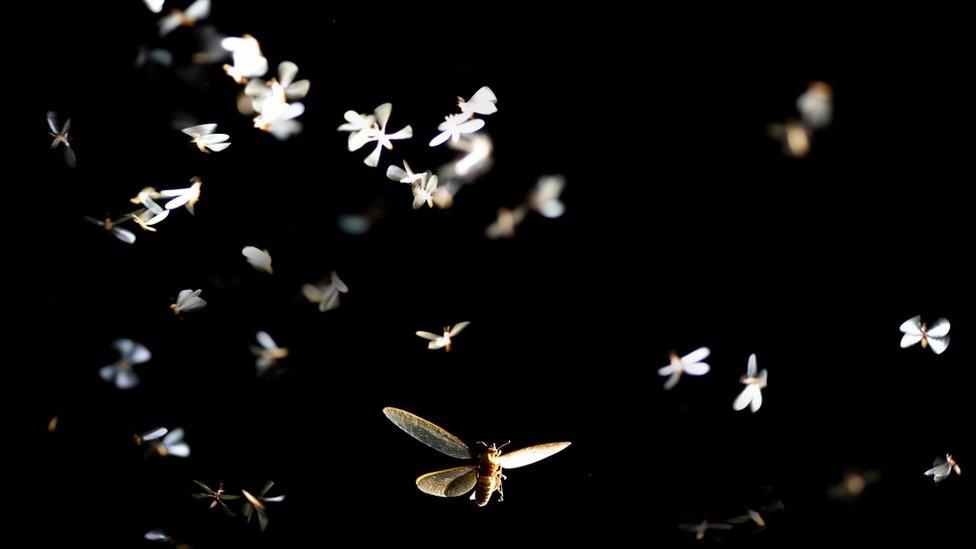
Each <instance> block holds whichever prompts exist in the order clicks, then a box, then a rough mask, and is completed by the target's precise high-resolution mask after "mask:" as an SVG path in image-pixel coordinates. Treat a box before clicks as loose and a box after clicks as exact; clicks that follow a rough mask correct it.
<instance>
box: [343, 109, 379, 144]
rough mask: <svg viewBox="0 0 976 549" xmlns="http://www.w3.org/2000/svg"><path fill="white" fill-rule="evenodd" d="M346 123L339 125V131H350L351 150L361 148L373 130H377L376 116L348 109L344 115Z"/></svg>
mask: <svg viewBox="0 0 976 549" xmlns="http://www.w3.org/2000/svg"><path fill="white" fill-rule="evenodd" d="M342 117H343V118H345V119H346V123H345V124H342V125H340V126H339V128H338V131H340V132H350V133H349V143H348V145H349V152H352V151H355V150H359V149H360V148H361V147H362V146H363V145H365V144H366V142H367V141H368V140H369V135H370V132H371V131H372V130H375V126H376V116H374V115H372V114H359V113H358V112H356V111H346V112H345V114H343V115H342Z"/></svg>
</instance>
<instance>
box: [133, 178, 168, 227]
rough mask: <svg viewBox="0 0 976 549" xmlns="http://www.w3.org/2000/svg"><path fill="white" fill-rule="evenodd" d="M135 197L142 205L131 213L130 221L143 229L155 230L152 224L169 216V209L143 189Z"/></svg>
mask: <svg viewBox="0 0 976 549" xmlns="http://www.w3.org/2000/svg"><path fill="white" fill-rule="evenodd" d="M136 198H138V199H139V202H140V203H141V204H142V205H143V207H142V209H140V210H137V211H136V212H134V213H132V214H131V216H132V221H134V222H135V223H136V225H139V226H140V227H142V229H143V230H144V231H150V232H156V229H155V228H154V227H153V225H156V224H157V223H159V222H161V221H162V220H164V219H166V218H167V217H168V216H169V210H167V209H165V208H163V207H162V206H160V205H159V204H157V203H156V201H155V200H153V199H152V197H151V196H150V193H149V192H147V191H146V190H145V189H144V190H142V191H141V192H139V194H138V195H137V196H136Z"/></svg>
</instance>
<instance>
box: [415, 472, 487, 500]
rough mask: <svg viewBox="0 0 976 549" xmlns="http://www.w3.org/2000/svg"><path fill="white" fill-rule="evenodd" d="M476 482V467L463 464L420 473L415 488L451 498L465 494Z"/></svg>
mask: <svg viewBox="0 0 976 549" xmlns="http://www.w3.org/2000/svg"><path fill="white" fill-rule="evenodd" d="M477 482H478V470H477V468H475V467H474V466H473V465H465V466H464V467H454V468H453V469H444V470H443V471H434V472H433V473H427V474H426V475H421V476H419V477H417V488H419V489H420V491H421V492H423V493H425V494H430V495H432V496H439V497H442V498H453V497H458V496H463V495H464V494H467V493H468V492H470V491H471V489H472V488H474V485H475V484H476V483H477Z"/></svg>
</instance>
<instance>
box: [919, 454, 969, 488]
mask: <svg viewBox="0 0 976 549" xmlns="http://www.w3.org/2000/svg"><path fill="white" fill-rule="evenodd" d="M933 465H935V467H933V468H931V469H929V470H928V471H925V476H927V477H932V480H934V481H935V483H936V484H938V483H940V482H942V481H943V480H945V479H947V478H949V473H952V472H953V471H955V472H956V474H957V475H961V474H962V469H961V468H960V467H959V464H958V463H956V460H955V459H953V458H952V455H950V454H946V455H945V458H944V459H943V458H942V456H939V457H937V458H935V462H934V463H933Z"/></svg>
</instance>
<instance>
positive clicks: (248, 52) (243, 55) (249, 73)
mask: <svg viewBox="0 0 976 549" xmlns="http://www.w3.org/2000/svg"><path fill="white" fill-rule="evenodd" d="M220 47H221V48H223V49H225V50H227V51H229V52H231V60H232V61H233V64H232V65H227V64H225V65H224V67H223V68H224V72H226V73H227V75H228V76H230V77H231V78H233V79H234V82H237V83H238V84H243V83H245V82H247V81H248V79H249V78H257V77H259V76H264V74H265V73H266V72H268V59H267V58H266V57H265V56H264V55H263V54H262V53H261V44H259V43H258V41H257V40H256V39H255V38H254V37H253V36H251V35H250V34H245V35H244V36H241V37H236V36H229V37H227V38H224V39H222V40H221V41H220Z"/></svg>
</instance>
